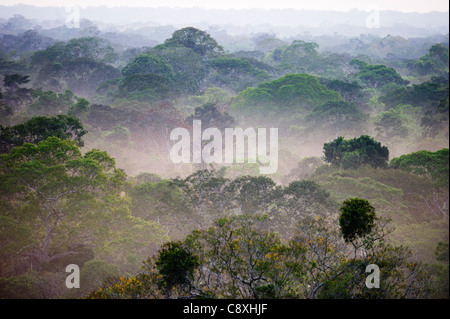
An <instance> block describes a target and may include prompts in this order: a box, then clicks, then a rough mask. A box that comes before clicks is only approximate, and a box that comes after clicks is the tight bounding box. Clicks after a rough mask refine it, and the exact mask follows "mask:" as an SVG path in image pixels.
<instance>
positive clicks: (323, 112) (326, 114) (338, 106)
mask: <svg viewBox="0 0 450 319" xmlns="http://www.w3.org/2000/svg"><path fill="white" fill-rule="evenodd" d="M366 118H367V116H366V115H365V114H364V113H363V112H361V110H360V109H359V108H358V107H357V106H356V104H354V103H352V102H346V101H328V102H326V103H324V104H322V105H318V106H316V107H315V108H314V109H313V110H312V112H311V113H310V114H309V115H308V116H307V117H306V118H305V121H306V122H310V123H311V124H312V125H313V126H315V127H316V128H318V127H319V128H323V127H330V128H331V129H332V131H334V132H342V131H344V130H356V129H358V128H360V125H361V124H362V123H363V121H364V120H365V119H366Z"/></svg>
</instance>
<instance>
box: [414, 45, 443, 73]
mask: <svg viewBox="0 0 450 319" xmlns="http://www.w3.org/2000/svg"><path fill="white" fill-rule="evenodd" d="M448 61H449V52H448V47H446V46H445V45H443V44H442V43H437V44H434V45H432V46H431V48H430V49H429V50H428V53H427V54H425V55H424V56H422V57H421V58H420V59H418V60H417V61H416V62H415V63H414V64H413V69H414V70H416V71H417V72H418V73H419V74H420V75H425V74H442V73H444V72H445V71H447V72H448Z"/></svg>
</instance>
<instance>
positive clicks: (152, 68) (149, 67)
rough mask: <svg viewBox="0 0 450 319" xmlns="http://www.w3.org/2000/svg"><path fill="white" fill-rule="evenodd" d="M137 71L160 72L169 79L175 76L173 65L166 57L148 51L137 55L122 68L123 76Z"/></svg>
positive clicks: (159, 73)
mask: <svg viewBox="0 0 450 319" xmlns="http://www.w3.org/2000/svg"><path fill="white" fill-rule="evenodd" d="M137 73H142V74H146V73H152V74H158V75H161V76H163V77H165V78H166V79H168V80H169V81H170V80H172V79H173V77H174V76H175V74H174V72H173V68H172V66H171V65H169V64H168V63H167V61H166V60H165V59H164V58H162V57H160V56H157V55H154V54H146V53H145V54H141V55H139V56H137V57H135V58H134V59H133V60H132V61H131V62H130V63H128V64H127V65H126V66H125V67H124V68H123V69H122V75H123V76H130V75H133V74H137Z"/></svg>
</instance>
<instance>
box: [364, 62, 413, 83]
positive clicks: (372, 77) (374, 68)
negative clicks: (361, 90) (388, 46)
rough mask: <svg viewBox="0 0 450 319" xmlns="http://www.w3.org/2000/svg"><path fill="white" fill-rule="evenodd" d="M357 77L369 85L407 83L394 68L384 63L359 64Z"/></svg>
mask: <svg viewBox="0 0 450 319" xmlns="http://www.w3.org/2000/svg"><path fill="white" fill-rule="evenodd" d="M357 77H358V78H359V79H361V80H362V81H364V82H365V83H366V84H367V86H369V87H378V86H381V85H385V84H387V83H396V84H402V85H406V84H408V83H409V82H408V81H406V80H404V79H403V78H402V77H401V75H400V74H398V73H397V71H396V70H395V69H394V68H391V67H387V66H385V65H361V66H359V72H358V74H357Z"/></svg>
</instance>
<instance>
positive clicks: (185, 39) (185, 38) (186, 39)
mask: <svg viewBox="0 0 450 319" xmlns="http://www.w3.org/2000/svg"><path fill="white" fill-rule="evenodd" d="M164 44H165V45H173V44H175V45H182V46H185V47H187V48H190V49H192V50H193V51H194V52H195V53H198V54H200V55H201V56H218V55H222V54H223V47H222V46H221V45H219V44H218V43H217V41H216V40H214V39H213V38H212V37H211V36H210V35H209V34H208V33H206V32H205V31H201V30H199V29H196V28H193V27H186V28H183V29H180V30H177V31H175V32H174V33H173V34H172V37H171V38H170V39H167V40H166V41H165V42H164Z"/></svg>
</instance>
